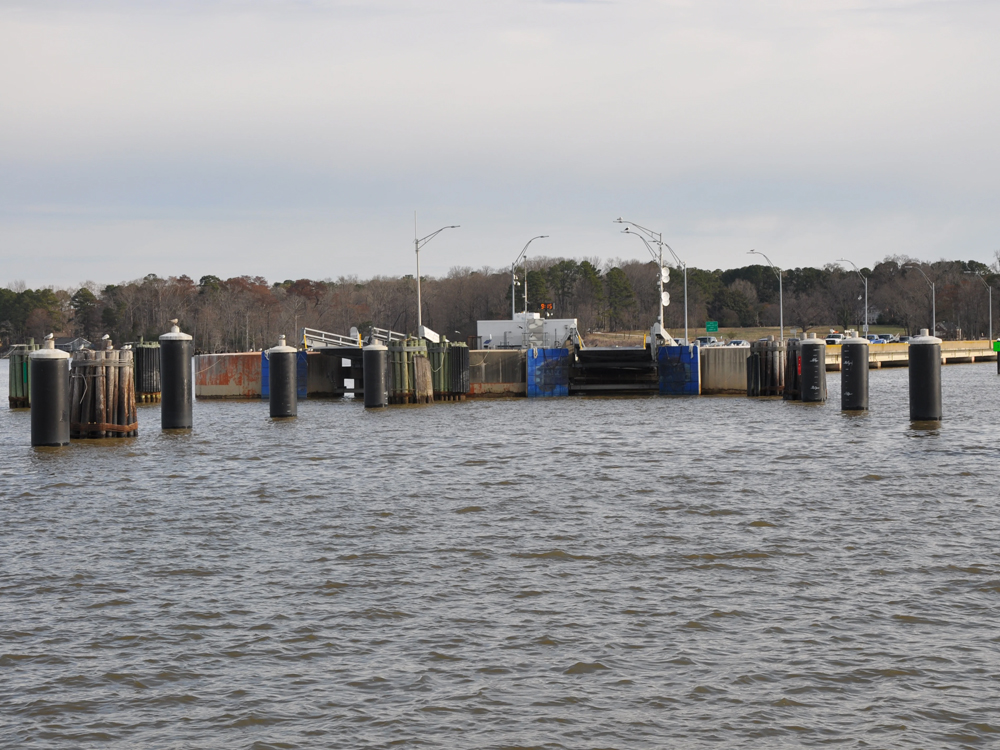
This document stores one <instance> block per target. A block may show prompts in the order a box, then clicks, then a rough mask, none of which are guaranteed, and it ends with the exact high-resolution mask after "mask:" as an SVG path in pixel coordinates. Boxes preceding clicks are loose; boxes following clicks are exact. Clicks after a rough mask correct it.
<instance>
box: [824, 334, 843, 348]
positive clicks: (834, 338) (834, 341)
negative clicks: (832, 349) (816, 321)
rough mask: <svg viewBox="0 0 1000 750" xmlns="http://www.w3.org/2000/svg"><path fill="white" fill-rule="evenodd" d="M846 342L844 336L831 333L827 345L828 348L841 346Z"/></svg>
mask: <svg viewBox="0 0 1000 750" xmlns="http://www.w3.org/2000/svg"><path fill="white" fill-rule="evenodd" d="M843 341H844V334H842V333H830V334H827V337H826V343H827V346H839V345H840V344H841V343H843Z"/></svg>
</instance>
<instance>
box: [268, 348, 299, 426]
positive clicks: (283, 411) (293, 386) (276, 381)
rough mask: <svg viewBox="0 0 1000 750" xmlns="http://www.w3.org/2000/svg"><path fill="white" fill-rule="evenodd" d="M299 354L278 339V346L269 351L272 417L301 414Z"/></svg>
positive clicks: (269, 398) (269, 397) (269, 401)
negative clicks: (298, 377) (297, 369)
mask: <svg viewBox="0 0 1000 750" xmlns="http://www.w3.org/2000/svg"><path fill="white" fill-rule="evenodd" d="M298 356H299V352H298V350H297V349H296V348H295V347H294V346H287V345H286V344H285V337H284V336H279V337H278V345H277V346H273V347H271V348H270V349H268V350H267V385H268V389H269V394H268V405H269V409H270V413H271V416H272V417H295V416H298V413H299V400H298V387H297V383H296V380H297V378H296V361H297V360H298Z"/></svg>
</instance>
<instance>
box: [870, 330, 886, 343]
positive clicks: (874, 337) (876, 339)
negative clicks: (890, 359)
mask: <svg viewBox="0 0 1000 750" xmlns="http://www.w3.org/2000/svg"><path fill="white" fill-rule="evenodd" d="M865 338H866V339H868V343H869V344H884V343H885V340H884V339H883V338H882V337H881V336H879V335H877V334H874V333H869V334H868V335H867V336H865Z"/></svg>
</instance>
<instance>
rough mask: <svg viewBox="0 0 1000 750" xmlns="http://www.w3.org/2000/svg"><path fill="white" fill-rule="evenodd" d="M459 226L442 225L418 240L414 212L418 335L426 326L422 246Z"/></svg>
mask: <svg viewBox="0 0 1000 750" xmlns="http://www.w3.org/2000/svg"><path fill="white" fill-rule="evenodd" d="M459 226H461V225H460V224H450V225H449V226H446V227H441V228H440V229H439V230H437V231H436V232H431V233H430V234H429V235H427V236H426V237H421V238H420V239H419V240H418V239H417V214H416V212H414V214H413V249H414V251H415V252H416V254H417V335H418V336H419V335H420V329H421V328H423V327H424V324H423V318H422V317H421V313H422V310H423V306H422V305H421V304H420V248H422V247H423V246H424V245H426V244H427V243H428V242H430V241H431V240H432V239H434V238H435V237H437V236H438V235H439V234H441V232H443V231H444V230H445V229H458V228H459Z"/></svg>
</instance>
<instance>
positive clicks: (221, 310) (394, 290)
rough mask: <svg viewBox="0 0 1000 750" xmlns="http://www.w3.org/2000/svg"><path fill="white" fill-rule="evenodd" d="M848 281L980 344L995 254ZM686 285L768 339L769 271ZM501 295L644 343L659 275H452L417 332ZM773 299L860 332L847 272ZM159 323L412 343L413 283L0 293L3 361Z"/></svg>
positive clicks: (745, 270) (558, 265)
mask: <svg viewBox="0 0 1000 750" xmlns="http://www.w3.org/2000/svg"><path fill="white" fill-rule="evenodd" d="M913 264H916V265H918V266H919V270H918V268H916V267H914V265H913ZM921 271H922V272H923V273H921ZM860 273H861V275H863V276H864V277H865V278H867V280H868V308H867V310H868V317H869V320H870V322H871V323H873V324H874V323H878V324H881V325H890V326H897V327H899V328H902V329H904V330H905V331H906V332H907V333H913V332H914V331H915V330H916V329H919V328H928V327H930V320H931V316H932V311H931V307H932V294H931V287H930V285H931V283H933V285H934V292H935V294H934V301H935V302H936V317H937V322H938V333H939V335H945V336H950V337H954V336H959V335H961V336H963V337H966V338H981V337H985V336H986V335H987V331H988V330H989V311H988V294H987V289H986V288H985V287H984V284H983V282H985V283H986V284H987V285H993V284H995V283H996V281H997V280H998V278H1000V254H998V260H997V262H995V263H993V264H992V265H986V264H984V263H979V262H977V261H950V260H942V261H938V262H936V263H925V264H919V263H918V262H917V261H915V260H913V259H911V258H908V257H905V256H890V257H887V258H885V259H884V260H882V261H881V262H880V263H878V264H876V265H875V266H874V267H873V268H870V269H869V268H863V269H861V271H860ZM925 275H926V278H925ZM687 277H688V283H687V308H688V317H689V321H690V327H691V329H692V330H693V331H696V330H699V329H702V328H703V327H704V324H705V322H706V321H709V320H714V321H718V323H719V325H720V326H722V327H761V326H777V325H778V320H779V284H778V277H777V275H776V273H775V272H774V271H773V270H772V269H771V268H770V267H769V266H763V265H749V266H743V267H742V268H733V269H728V270H714V271H709V270H705V269H700V268H694V267H691V268H688V272H687ZM977 277H978V278H977ZM512 281H513V283H514V285H515V286H514V288H513V293H514V304H515V306H516V309H517V310H518V312H520V311H521V310H522V309H523V295H524V291H525V284H526V288H527V293H528V309H529V311H532V312H535V311H538V310H539V304H540V303H543V302H545V303H551V305H552V310H551V311H547V312H546V314H549V315H552V316H553V317H557V318H576V319H577V320H578V324H579V328H580V331H581V332H591V331H625V330H639V329H648V328H649V326H650V325H651V324H652V323H653V322H654V321H655V320H656V317H657V314H658V307H657V303H658V298H659V285H658V269H657V267H656V264H655V263H653V262H641V261H634V260H620V259H612V260H609V261H601V260H600V259H598V258H585V259H583V260H576V259H572V258H534V259H532V261H531V263H530V265H529V266H528V268H527V277H526V279H525V274H524V269H518V270H517V273H516V274H515V277H514V278H513V279H512V274H511V271H510V269H495V268H488V267H484V268H481V269H478V270H474V269H472V268H466V267H456V268H452V269H451V271H449V273H448V274H447V275H446V276H444V277H440V278H431V277H427V278H421V293H422V299H423V311H422V314H423V322H424V325H426V326H428V327H430V328H432V329H434V330H436V331H438V332H439V333H441V334H443V335H445V336H447V337H448V338H450V339H452V340H464V339H465V338H466V337H467V336H471V335H474V334H475V332H476V321H477V320H485V319H497V318H509V317H510V314H511V294H512ZM781 287H782V292H783V295H782V296H783V300H784V302H783V308H784V322H785V325H786V326H795V327H796V328H798V330H800V331H807V330H809V329H825V328H828V327H835V328H840V329H845V328H859V329H860V327H861V324H862V323H863V322H864V318H865V295H864V285H863V281H862V278H861V276H859V274H858V273H856V272H855V271H854V270H853V269H845V268H843V267H841V266H838V265H835V264H830V265H826V266H823V267H822V268H813V267H802V268H793V269H788V270H786V271H784V273H783V275H782V284H781ZM666 289H667V291H668V292H669V294H670V304H669V306H668V307H667V308H666V311H665V322H666V325H667V327H668V328H669V329H670V330H671V331H673V332H674V333H675V334H677V333H678V332H679V331H681V330H683V325H684V274H683V272H682V270H681V269H677V268H675V269H671V271H670V280H669V282H668V283H667V284H666ZM171 318H179V319H180V321H181V327H182V329H183V330H185V331H187V332H189V333H192V334H193V335H194V336H195V341H196V344H197V347H198V348H199V350H201V351H210V352H221V351H246V350H250V349H260V348H266V347H268V346H271V345H273V344H274V343H275V341H276V340H277V337H278V335H279V334H281V333H284V334H286V335H288V336H290V337H293V336H295V335H296V333H295V332H296V331H298V330H299V329H301V328H302V327H309V328H318V329H320V330H325V331H332V332H336V333H344V334H346V333H347V332H348V331H349V330H350V329H351V327H352V326H353V327H357V328H358V329H359V330H360V331H361V333H362V334H365V333H367V331H368V329H370V328H371V327H372V326H377V327H379V328H389V329H392V330H397V331H402V332H412V331H413V329H414V328H415V327H416V281H415V279H414V278H413V277H412V276H409V275H408V276H402V277H398V276H374V277H372V278H370V279H366V280H361V279H358V278H356V277H350V276H342V277H339V278H337V279H325V280H322V281H314V280H310V279H298V280H291V279H288V280H285V281H280V282H273V283H271V282H268V281H267V280H266V279H264V278H261V277H259V276H235V277H232V278H227V279H223V278H221V277H219V276H202V277H201V278H200V279H198V280H197V281H195V280H193V279H191V278H190V277H188V276H171V277H169V278H161V277H159V276H156V275H154V274H150V275H148V276H145V277H143V278H141V279H135V280H133V281H126V282H121V283H119V284H109V285H104V286H100V285H98V284H95V283H93V282H87V283H85V284H83V285H81V286H80V287H79V288H77V289H53V288H46V289H27V288H25V287H24V285H23V284H20V285H12V286H9V287H8V288H5V289H0V342H2V344H3V345H4V346H5V347H6V346H9V345H10V344H11V343H18V342H23V341H25V340H26V339H27V338H28V337H34V338H35V339H36V340H38V339H40V338H41V337H42V336H44V335H45V334H47V333H49V332H55V333H56V334H57V335H74V336H83V337H85V338H87V339H90V340H91V341H93V340H95V337H96V338H100V336H101V335H103V334H105V333H107V334H109V335H110V336H111V338H112V339H113V340H114V341H115V342H117V343H124V342H128V341H139V340H140V339H141V338H145V339H151V340H155V339H156V337H157V336H159V334H161V333H163V332H164V331H165V330H166V329H167V325H168V324H167V321H168V320H169V319H171ZM998 330H1000V329H998ZM692 335H693V334H692Z"/></svg>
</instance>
